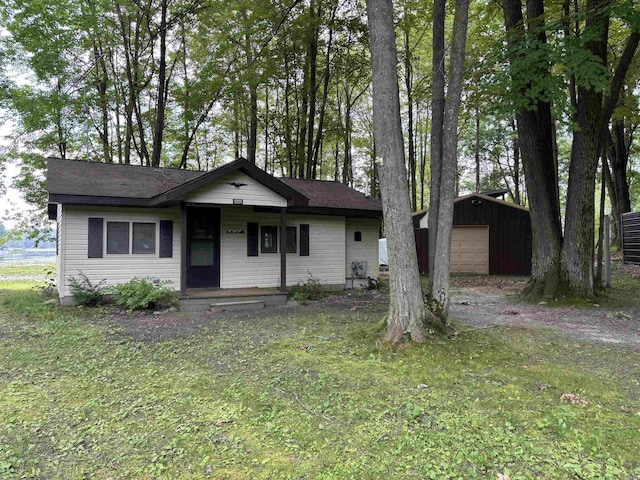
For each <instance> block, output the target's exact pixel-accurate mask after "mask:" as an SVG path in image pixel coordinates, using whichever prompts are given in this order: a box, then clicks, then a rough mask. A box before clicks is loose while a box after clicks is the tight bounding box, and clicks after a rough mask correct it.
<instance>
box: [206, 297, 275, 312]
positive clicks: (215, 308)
mask: <svg viewBox="0 0 640 480" xmlns="http://www.w3.org/2000/svg"><path fill="white" fill-rule="evenodd" d="M209 306H210V308H211V311H212V312H224V311H230V310H257V309H260V308H264V301H263V300H238V301H235V302H213V303H211V304H210V305H209Z"/></svg>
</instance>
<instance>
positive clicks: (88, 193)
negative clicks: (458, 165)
mask: <svg viewBox="0 0 640 480" xmlns="http://www.w3.org/2000/svg"><path fill="white" fill-rule="evenodd" d="M236 169H237V170H241V171H243V172H244V173H246V174H248V175H249V176H251V177H252V178H254V179H256V180H257V181H259V182H260V183H263V184H264V185H265V186H267V187H268V188H270V189H272V190H274V191H276V192H277V193H279V194H281V195H283V196H285V197H287V198H289V199H292V203H290V205H295V206H296V208H298V209H299V210H300V209H303V210H304V211H309V210H319V209H322V210H324V211H326V212H329V211H334V212H335V213H338V212H336V210H337V211H340V210H352V211H353V210H355V211H369V212H382V205H381V203H380V200H374V199H370V198H367V197H366V196H365V195H363V194H362V193H360V192H358V191H357V190H354V189H352V188H350V187H348V186H347V185H344V184H342V183H338V182H327V181H320V180H300V179H292V178H276V177H273V176H271V175H268V174H267V173H265V172H264V171H263V170H261V169H259V168H258V167H256V166H255V165H252V164H250V163H248V162H247V161H246V160H236V161H234V162H232V163H230V164H226V165H223V166H221V167H219V168H217V169H215V170H212V171H210V172H197V171H192V170H178V169H172V168H151V167H142V166H133V165H122V164H107V163H97V162H87V161H80V160H62V159H58V158H50V159H48V162H47V191H48V193H49V199H50V201H51V202H54V203H74V204H86V205H95V204H108V205H144V206H153V205H158V206H160V205H166V204H169V202H174V203H175V202H176V201H179V200H180V198H182V196H183V195H184V194H185V193H186V192H189V191H191V190H193V189H195V188H198V187H199V186H201V185H203V184H205V183H207V182H209V181H214V180H215V179H217V178H220V176H221V175H222V176H224V175H226V174H227V173H229V172H231V171H234V170H236Z"/></svg>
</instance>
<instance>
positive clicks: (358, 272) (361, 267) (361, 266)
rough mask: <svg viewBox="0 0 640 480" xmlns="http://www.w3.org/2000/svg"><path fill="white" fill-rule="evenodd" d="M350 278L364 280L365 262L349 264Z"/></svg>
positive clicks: (365, 274) (365, 273)
mask: <svg viewBox="0 0 640 480" xmlns="http://www.w3.org/2000/svg"><path fill="white" fill-rule="evenodd" d="M351 276H352V277H354V278H365V277H366V276H367V262H366V261H363V260H360V261H354V262H351Z"/></svg>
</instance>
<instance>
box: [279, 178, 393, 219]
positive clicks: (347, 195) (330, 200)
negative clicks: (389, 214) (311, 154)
mask: <svg viewBox="0 0 640 480" xmlns="http://www.w3.org/2000/svg"><path fill="white" fill-rule="evenodd" d="M280 180H281V181H282V182H284V183H285V184H287V185H289V186H290V187H291V188H294V189H295V190H297V191H299V192H300V193H302V194H303V195H304V196H306V197H307V198H308V199H309V206H310V207H325V208H348V209H356V210H376V211H382V204H381V203H380V200H377V199H372V198H369V197H367V196H365V195H364V194H363V193H361V192H359V191H357V190H354V189H353V188H350V187H348V186H347V185H345V184H344V183H339V182H328V181H322V180H302V179H299V178H281V179H280Z"/></svg>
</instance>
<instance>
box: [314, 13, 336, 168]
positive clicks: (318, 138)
mask: <svg viewBox="0 0 640 480" xmlns="http://www.w3.org/2000/svg"><path fill="white" fill-rule="evenodd" d="M336 11H337V5H336V7H335V8H334V9H333V12H332V13H331V26H330V27H329V40H328V41H327V52H326V54H325V65H324V76H323V85H322V103H321V105H320V114H319V116H318V131H317V133H316V138H315V143H314V145H313V160H312V163H313V169H312V172H311V178H314V179H315V178H317V168H318V157H319V155H320V148H321V143H322V139H323V129H324V117H325V111H326V108H327V100H328V99H329V79H330V78H331V48H332V46H333V21H334V20H335V15H336Z"/></svg>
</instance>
